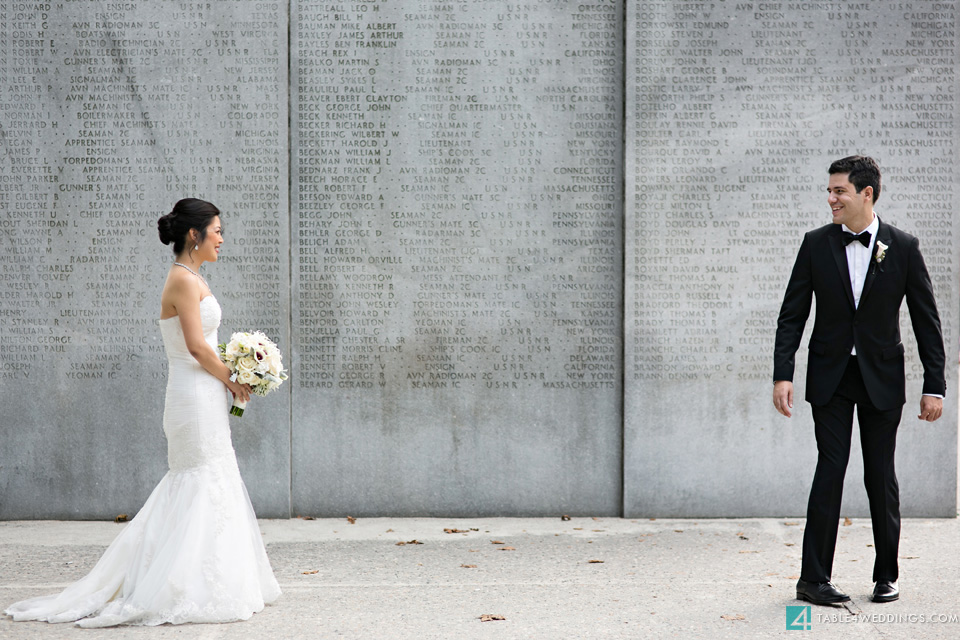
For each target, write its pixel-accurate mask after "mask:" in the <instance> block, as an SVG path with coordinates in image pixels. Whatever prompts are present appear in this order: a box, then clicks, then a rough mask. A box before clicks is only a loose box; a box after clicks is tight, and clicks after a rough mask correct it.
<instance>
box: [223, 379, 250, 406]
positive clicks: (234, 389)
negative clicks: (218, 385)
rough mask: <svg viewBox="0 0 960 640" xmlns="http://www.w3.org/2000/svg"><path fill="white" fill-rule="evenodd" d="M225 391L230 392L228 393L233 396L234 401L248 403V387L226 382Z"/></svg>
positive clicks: (229, 381)
mask: <svg viewBox="0 0 960 640" xmlns="http://www.w3.org/2000/svg"><path fill="white" fill-rule="evenodd" d="M226 385H227V389H229V390H230V393H232V394H233V397H234V399H235V400H238V401H239V402H249V401H250V385H248V384H240V383H238V382H233V381H231V380H228V381H227V382H226Z"/></svg>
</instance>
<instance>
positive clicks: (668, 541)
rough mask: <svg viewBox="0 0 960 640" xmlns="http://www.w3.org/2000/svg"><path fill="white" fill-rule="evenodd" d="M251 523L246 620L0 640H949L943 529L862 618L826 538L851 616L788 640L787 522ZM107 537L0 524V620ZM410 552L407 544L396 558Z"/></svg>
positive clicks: (950, 566)
mask: <svg viewBox="0 0 960 640" xmlns="http://www.w3.org/2000/svg"><path fill="white" fill-rule="evenodd" d="M260 524H261V529H262V531H263V535H264V541H265V542H266V544H267V552H268V554H269V556H270V560H271V562H272V564H273V567H274V570H275V572H276V575H277V578H278V580H279V581H280V585H281V587H282V588H283V591H284V594H283V596H282V597H281V598H280V600H279V601H278V602H277V603H275V604H274V605H271V606H268V607H267V608H266V609H265V610H264V611H263V612H261V613H259V614H257V615H255V616H254V617H253V618H252V619H251V620H249V621H245V622H238V623H232V624H223V625H182V626H177V627H172V626H164V627H158V628H138V627H124V628H119V629H106V630H86V629H79V628H76V627H74V626H72V625H49V624H46V623H33V622H29V623H14V622H12V621H11V620H10V619H9V618H7V617H5V616H0V638H4V639H7V638H10V639H16V640H31V639H41V638H42V639H44V640H47V639H56V638H84V639H91V640H92V639H96V638H110V639H111V640H115V639H117V638H124V639H125V638H150V639H151V640H153V639H166V638H177V639H184V640H193V639H208V638H210V639H214V638H216V639H219V638H225V639H232V638H270V639H274V638H277V639H287V638H289V639H295V638H311V639H328V638H329V639H334V638H364V639H368V638H370V639H385V640H393V639H397V640H402V639H416V640H427V639H431V638H457V639H473V638H484V639H485V638H509V639H513V638H535V639H554V638H711V639H714V638H720V639H723V638H737V639H740V638H771V637H780V636H786V637H809V638H841V637H842V638H888V637H889V638H903V637H910V638H948V637H953V638H956V637H960V598H958V593H960V571H958V569H960V521H958V520H956V519H949V520H925V519H911V520H905V521H904V523H903V531H902V540H901V548H900V557H901V560H900V571H901V579H900V586H901V592H902V596H901V600H900V601H899V602H895V603H890V604H885V605H878V604H874V603H872V602H870V601H869V594H870V591H871V589H872V584H871V581H870V577H871V570H872V563H873V548H872V546H871V545H872V537H871V532H870V521H869V520H867V519H854V520H852V521H851V522H850V524H848V525H846V526H841V528H840V540H839V543H838V551H837V558H836V563H835V566H834V581H835V582H836V583H837V584H838V585H839V586H840V587H841V588H842V589H844V590H845V591H847V592H848V593H849V594H850V595H851V597H852V598H853V600H854V602H853V603H852V605H850V606H848V607H846V608H844V607H812V609H811V611H810V612H811V614H812V619H811V626H812V629H811V630H810V631H807V632H805V635H800V636H796V635H795V634H794V632H793V631H787V630H786V606H788V605H790V606H793V605H800V604H801V603H800V602H798V601H796V600H795V599H794V584H795V582H796V579H797V576H798V573H799V567H800V544H801V538H802V535H803V524H804V523H803V520H802V519H796V518H786V519H774V518H764V519H741V520H629V519H618V518H573V519H572V520H570V521H562V520H561V519H560V518H550V519H544V518H536V519H528V518H476V519H454V518H450V519H432V518H430V519H428V518H424V519H409V518H403V519H400V518H372V519H358V520H357V521H356V522H355V523H354V524H350V523H349V522H348V521H347V520H346V518H338V519H319V520H300V519H295V520H261V521H260ZM122 526H124V525H118V524H114V523H104V522H44V521H40V522H0V608H3V607H5V606H6V605H8V604H10V603H11V602H14V601H16V600H20V599H23V598H26V597H29V596H33V595H40V594H44V593H51V592H55V591H57V590H59V589H61V588H63V587H64V586H65V585H66V584H68V583H69V582H71V581H73V580H75V579H77V578H78V577H80V576H82V575H83V574H84V573H85V572H86V571H88V570H89V569H90V568H91V567H92V566H93V564H94V563H95V562H96V560H97V558H98V557H99V556H100V554H101V553H102V552H103V549H104V548H105V547H106V545H107V544H109V542H110V541H111V540H112V539H113V537H114V536H115V535H116V533H117V531H118V530H119V528H120V527H122ZM444 529H459V530H461V532H459V533H446V532H444ZM412 540H417V541H419V542H422V543H423V544H404V545H399V546H398V545H397V544H396V543H398V542H408V543H409V542H410V541H412ZM484 614H496V615H499V616H503V617H504V618H505V620H496V621H488V622H483V621H481V616H482V615H484Z"/></svg>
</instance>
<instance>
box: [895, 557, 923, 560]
mask: <svg viewBox="0 0 960 640" xmlns="http://www.w3.org/2000/svg"><path fill="white" fill-rule="evenodd" d="M900 557H901V558H903V559H904V560H919V559H920V556H900Z"/></svg>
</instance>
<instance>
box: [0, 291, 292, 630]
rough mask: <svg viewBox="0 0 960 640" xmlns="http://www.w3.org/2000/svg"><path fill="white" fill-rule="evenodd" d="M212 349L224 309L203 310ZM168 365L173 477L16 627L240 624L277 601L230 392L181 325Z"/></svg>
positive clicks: (206, 302) (30, 605) (204, 304)
mask: <svg viewBox="0 0 960 640" xmlns="http://www.w3.org/2000/svg"><path fill="white" fill-rule="evenodd" d="M200 317H201V320H202V324H203V333H204V338H205V339H206V341H207V343H208V344H210V346H211V347H213V348H214V349H216V348H217V328H218V327H219V326H220V305H219V304H218V303H217V301H216V299H215V298H214V297H213V296H207V297H206V298H204V299H203V300H202V301H201V302H200ZM160 331H161V333H162V335H163V344H164V347H165V348H166V351H167V360H168V362H169V377H168V380H167V395H166V403H165V406H164V412H163V431H164V433H165V434H166V437H167V460H168V463H169V466H170V470H169V471H168V472H167V474H166V475H165V476H164V477H163V479H162V480H161V481H160V484H158V485H157V487H156V488H155V489H154V490H153V493H151V494H150V497H149V498H148V499H147V502H146V503H145V504H144V505H143V508H142V509H140V512H139V513H138V514H137V516H136V518H134V519H133V520H132V521H131V522H130V523H129V524H127V525H125V527H124V529H123V531H122V532H121V533H120V535H118V536H117V538H116V539H115V540H114V541H113V543H112V544H111V545H110V546H109V547H108V548H107V550H106V552H105V553H104V554H103V556H102V557H101V558H100V561H99V562H97V564H96V566H94V568H93V570H92V571H90V573H89V574H87V575H86V576H85V577H84V578H82V579H80V580H78V581H77V582H75V583H73V584H72V585H70V586H69V587H67V588H66V590H64V591H63V592H62V593H60V594H58V595H51V596H41V597H39V598H31V599H29V600H24V601H22V602H18V603H16V604H14V605H12V606H10V608H8V609H7V610H6V611H5V613H7V614H8V615H10V616H13V618H14V620H45V621H47V622H70V621H77V620H79V622H78V624H79V625H80V626H82V627H109V626H113V625H118V624H136V625H158V624H164V623H172V624H180V623H184V622H229V621H234V620H245V619H247V618H249V617H250V616H252V615H253V614H254V613H256V612H257V611H260V610H261V609H263V606H264V604H265V603H269V602H272V601H273V600H275V599H276V598H277V597H278V596H279V595H280V587H279V585H278V584H277V581H276V579H275V578H274V575H273V571H272V570H271V568H270V562H269V560H268V559H267V554H266V551H265V550H264V547H263V540H262V538H261V537H260V529H259V527H258V526H257V519H256V516H255V515H254V512H253V507H252V506H251V504H250V498H249V497H248V496H247V490H246V487H244V484H243V480H242V479H241V478H240V471H239V469H238V468H237V458H236V455H235V454H234V451H233V444H232V443H231V440H230V425H229V423H228V418H227V416H228V410H229V393H228V392H226V390H225V388H224V385H223V383H222V382H220V381H219V380H217V379H216V378H214V377H213V376H211V375H210V374H209V373H207V372H206V370H204V369H203V368H202V367H201V366H200V365H199V364H198V363H197V361H196V360H195V359H194V358H193V356H191V355H190V352H189V351H188V350H187V345H186V342H185V341H184V338H183V331H182V329H181V328H180V320H179V318H177V317H173V318H168V319H165V320H160Z"/></svg>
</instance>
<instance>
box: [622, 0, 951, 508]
mask: <svg viewBox="0 0 960 640" xmlns="http://www.w3.org/2000/svg"><path fill="white" fill-rule="evenodd" d="M956 18H957V4H956V2H936V3H925V2H924V3H920V2H912V3H911V2H906V3H904V2H888V1H886V0H883V1H877V0H873V1H870V2H760V3H757V2H752V3H751V2H738V3H735V2H713V3H711V2H670V1H645V2H632V3H629V8H628V22H627V36H628V42H627V50H628V56H629V65H628V72H627V86H628V90H627V123H628V124H627V136H626V139H627V153H626V192H625V193H626V195H625V203H626V216H627V222H626V227H627V231H626V238H627V239H626V242H625V245H626V270H625V280H626V286H625V292H626V302H625V306H626V316H625V317H626V333H625V335H626V338H625V365H624V368H625V384H624V387H625V394H624V397H625V410H624V412H625V427H624V432H625V435H624V453H625V464H624V469H625V478H624V513H625V515H628V516H641V515H660V516H669V515H673V516H689V515H698V516H729V515H731V514H737V515H741V516H761V515H777V514H784V515H787V514H789V515H802V514H804V513H805V509H806V499H807V492H808V491H809V487H810V481H811V480H812V477H813V471H814V468H815V466H816V442H815V439H814V434H813V422H812V419H811V417H810V412H809V405H807V404H806V403H805V402H804V401H803V392H804V386H803V379H804V375H805V371H806V369H805V367H806V347H807V338H806V337H805V339H804V341H803V342H802V344H801V349H800V351H799V352H798V357H797V376H796V378H795V381H796V382H797V386H796V395H797V397H796V398H795V409H796V411H795V412H794V416H793V418H791V419H790V420H787V419H786V418H784V417H781V416H780V415H779V414H777V413H776V412H775V411H774V409H773V407H772V406H771V405H772V403H771V393H772V388H771V374H772V368H773V365H772V353H773V341H774V334H775V331H776V319H777V314H778V311H779V307H780V301H781V297H782V295H783V291H784V288H785V286H786V282H787V279H788V278H789V275H790V271H791V269H792V268H793V261H794V259H795V256H796V251H797V249H798V248H799V246H800V241H801V239H802V237H803V234H804V233H805V232H806V231H809V230H812V229H814V228H816V227H818V226H821V225H823V224H828V223H829V222H830V213H829V208H828V206H827V203H826V195H825V189H826V184H827V178H828V176H827V173H826V172H827V167H828V166H829V165H830V162H832V161H833V160H835V159H838V158H842V157H844V156H847V155H852V154H854V153H863V154H866V155H871V156H873V157H875V158H877V159H878V160H879V162H880V164H881V168H882V171H883V190H882V194H881V196H880V200H879V202H878V203H877V207H876V210H877V212H878V214H879V215H880V217H881V218H882V219H883V220H884V221H886V222H889V223H892V224H894V225H896V226H899V227H900V228H901V229H904V230H905V231H908V232H910V233H913V234H915V235H917V236H918V237H919V238H920V240H921V248H922V250H923V252H924V256H925V260H926V263H927V267H928V270H929V271H930V276H931V278H932V280H933V284H934V288H935V292H936V295H937V301H938V305H939V309H940V314H941V320H942V323H943V326H944V339H945V343H946V351H947V375H948V384H947V390H948V394H950V395H949V396H948V399H947V401H946V402H945V404H944V408H945V412H944V417H943V419H941V420H940V421H939V422H936V423H934V424H928V423H920V422H918V421H917V419H916V415H917V414H918V413H919V399H920V387H921V381H922V366H921V365H920V362H919V359H918V358H917V355H916V344H915V342H914V338H913V332H912V329H911V328H910V327H909V325H910V323H909V315H908V313H907V310H906V305H904V311H903V313H902V315H901V320H902V325H903V327H902V334H903V339H904V343H905V345H906V350H907V354H908V358H907V365H906V366H907V378H908V382H907V398H908V401H907V405H906V407H905V409H904V418H903V422H902V423H901V427H900V430H899V439H898V447H897V449H898V451H897V458H898V461H897V463H898V476H899V478H900V487H901V503H902V506H903V512H904V514H905V515H927V516H931V515H936V516H954V515H956V486H957V484H956V483H957V478H956V467H957V414H956V411H957V401H956V398H955V397H952V394H953V393H954V391H955V390H956V388H957V379H956V371H957V366H956V363H957V360H956V357H957V326H958V317H957V315H958V299H957V272H956V269H957V263H958V252H957V247H958V243H957V233H958V231H957V230H956V229H955V228H956V226H957V222H956V220H957V214H956V212H955V211H954V209H955V204H954V195H953V194H954V189H955V188H956V185H957V184H958V178H960V176H958V170H957V169H958V167H957V150H958V149H957V132H956V126H957V124H958V120H957V115H958V114H957V101H958V93H957V73H956V68H957V62H958V55H957V54H958V49H957V44H956V43H957V39H956ZM812 317H813V314H811V319H812ZM811 325H812V321H811V322H810V323H808V327H807V330H808V331H807V335H809V329H810V326H811ZM855 433H856V431H855ZM855 438H856V436H855ZM853 451H854V452H853V454H852V455H851V463H850V468H849V469H848V472H847V483H846V487H845V502H844V514H845V515H859V516H863V515H868V513H869V512H868V508H867V505H866V495H865V492H864V490H863V483H862V464H861V459H860V453H859V445H858V444H856V443H855V444H854V447H853Z"/></svg>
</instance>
